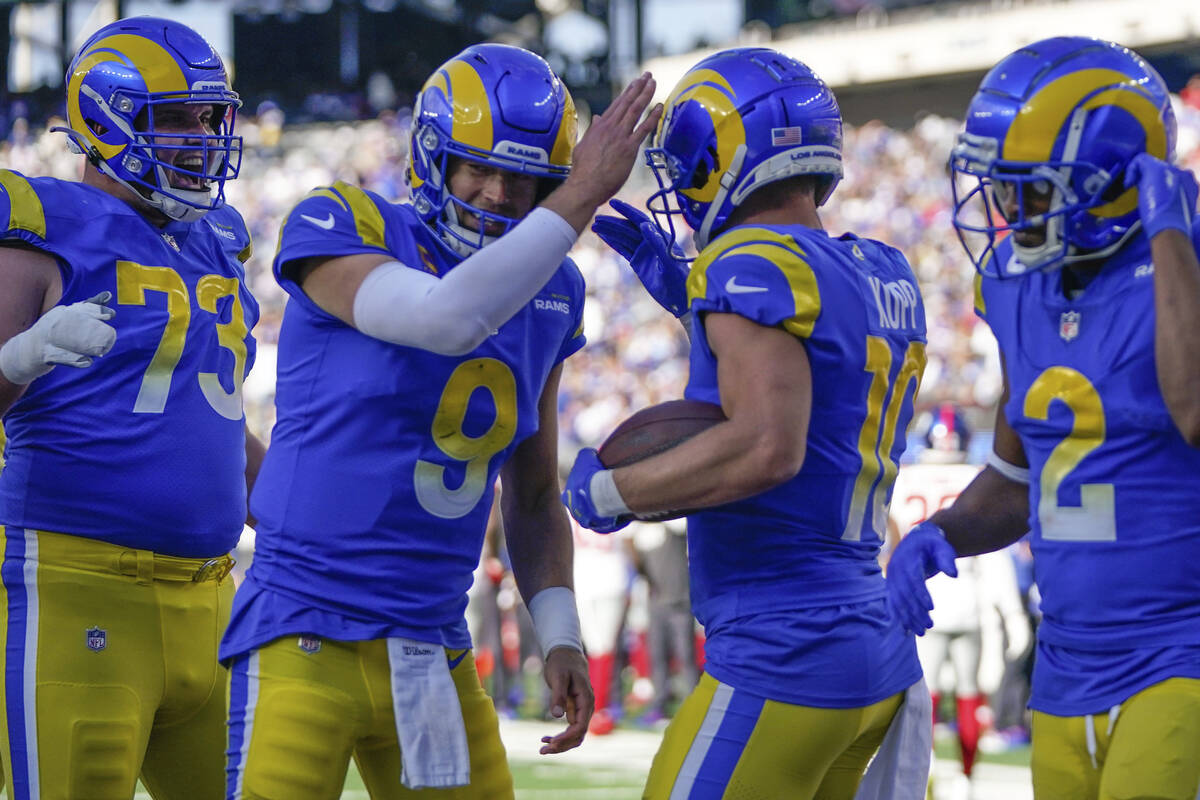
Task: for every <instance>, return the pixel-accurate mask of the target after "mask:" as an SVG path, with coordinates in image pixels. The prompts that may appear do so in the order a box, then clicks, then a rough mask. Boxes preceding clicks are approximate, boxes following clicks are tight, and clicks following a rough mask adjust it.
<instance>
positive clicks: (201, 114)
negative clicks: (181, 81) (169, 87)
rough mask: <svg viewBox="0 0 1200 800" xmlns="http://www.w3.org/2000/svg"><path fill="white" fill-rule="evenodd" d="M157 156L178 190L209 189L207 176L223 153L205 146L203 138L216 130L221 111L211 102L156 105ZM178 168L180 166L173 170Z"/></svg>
mask: <svg viewBox="0 0 1200 800" xmlns="http://www.w3.org/2000/svg"><path fill="white" fill-rule="evenodd" d="M153 113H154V133H155V138H154V143H155V145H156V147H155V156H156V157H157V158H158V159H159V160H160V161H162V162H163V164H164V165H166V167H167V168H168V169H167V170H166V175H167V180H168V181H169V182H170V184H171V186H172V187H173V188H175V189H187V190H189V191H207V190H208V188H209V184H208V180H207V178H205V177H203V176H204V175H207V174H209V173H211V172H212V170H213V168H214V167H215V166H216V164H217V159H218V158H220V155H219V154H218V153H216V152H214V151H208V153H207V163H205V162H206V158H205V152H206V149H205V147H204V140H203V138H202V137H204V136H211V135H213V134H214V133H216V132H217V129H218V128H219V126H220V124H221V118H220V116H218V115H219V114H220V113H221V112H220V111H219V110H218V109H217V107H215V106H213V105H212V104H209V103H168V104H164V105H160V106H155V107H154V112H153ZM170 167H177V168H178V169H170Z"/></svg>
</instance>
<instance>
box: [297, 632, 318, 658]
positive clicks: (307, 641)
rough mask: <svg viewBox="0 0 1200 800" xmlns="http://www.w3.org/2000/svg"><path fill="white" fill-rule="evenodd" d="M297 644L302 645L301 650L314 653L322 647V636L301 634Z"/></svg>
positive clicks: (310, 653)
mask: <svg viewBox="0 0 1200 800" xmlns="http://www.w3.org/2000/svg"><path fill="white" fill-rule="evenodd" d="M296 644H298V645H299V646H300V649H301V650H303V651H304V652H306V653H308V654H309V655H312V654H313V653H315V652H317V651H318V650H320V649H321V638H320V637H319V636H309V635H307V634H306V635H304V636H301V637H300V641H298V642H297V643H296Z"/></svg>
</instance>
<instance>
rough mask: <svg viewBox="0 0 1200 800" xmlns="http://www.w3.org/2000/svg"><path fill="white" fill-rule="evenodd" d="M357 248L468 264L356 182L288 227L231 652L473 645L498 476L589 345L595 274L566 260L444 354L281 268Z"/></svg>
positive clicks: (311, 199)
mask: <svg viewBox="0 0 1200 800" xmlns="http://www.w3.org/2000/svg"><path fill="white" fill-rule="evenodd" d="M352 253H386V254H388V255H391V256H392V257H394V258H395V259H396V260H397V261H399V262H400V263H402V264H405V265H407V266H409V267H410V268H413V269H423V270H425V271H428V272H430V273H431V274H434V275H444V274H446V272H448V271H449V270H451V269H453V268H454V267H455V265H456V264H457V263H458V261H459V259H458V258H457V257H455V256H453V255H451V254H450V251H449V250H448V249H447V248H446V247H444V245H442V244H441V243H440V241H439V240H437V239H436V238H435V236H434V234H433V233H432V232H431V231H430V230H429V229H428V228H427V227H426V226H425V225H424V224H423V223H422V222H421V221H420V219H419V218H418V217H417V216H416V214H415V213H414V212H413V210H412V208H411V206H409V205H407V204H394V203H389V202H387V201H385V200H383V199H382V198H380V197H379V196H378V195H375V194H373V193H370V192H365V191H363V190H362V189H359V188H357V187H354V186H351V185H349V184H345V183H338V184H335V185H334V186H332V187H328V188H322V189H317V190H315V191H314V192H312V193H311V194H310V195H309V196H308V197H307V198H305V199H304V200H303V201H301V203H300V204H299V205H298V206H297V207H296V208H295V209H294V210H293V211H292V212H291V214H290V215H289V216H288V218H287V220H286V221H285V223H284V226H283V231H282V233H281V240H280V250H279V253H278V255H277V256H276V259H275V273H276V277H277V278H278V279H279V281H280V283H281V285H282V286H283V287H284V288H285V289H286V290H287V291H288V293H289V294H290V296H291V298H290V301H289V303H288V306H287V310H286V312H285V314H284V319H283V327H282V330H281V332H280V341H279V355H278V373H279V375H278V381H277V384H276V399H275V403H276V407H277V422H276V424H275V429H274V432H273V433H272V437H271V446H270V448H269V450H268V452H267V456H266V460H265V462H264V463H263V466H262V470H261V471H260V473H259V476H258V481H257V483H256V485H255V489H254V494H253V497H252V499H251V507H252V509H253V511H254V513H255V516H256V517H257V519H258V528H257V531H258V535H257V540H256V545H255V557H254V563H253V565H252V566H251V568H250V570H249V572H248V574H247V579H246V582H245V583H244V584H243V586H242V587H241V588H240V589H239V592H238V597H237V599H236V601H235V605H234V611H233V620H232V622H231V624H230V627H229V631H228V633H227V634H226V639H225V643H224V646H223V648H222V658H230V657H233V656H236V655H238V654H239V653H242V652H245V651H247V650H249V649H250V648H253V647H256V646H258V645H261V644H264V643H266V642H268V641H271V640H272V639H275V638H278V637H279V636H283V635H287V634H293V633H313V634H317V635H321V636H326V637H329V638H333V639H341V640H360V639H373V638H381V637H384V636H393V635H406V636H411V637H414V638H418V639H421V640H423V641H430V642H440V643H442V644H444V645H445V646H447V647H456V648H460V647H469V646H470V639H469V636H468V634H467V631H466V625H465V623H464V621H463V611H464V610H465V608H466V604H467V598H466V592H467V589H468V587H469V586H470V584H471V574H472V571H473V570H474V569H475V566H476V564H477V563H478V561H479V553H480V550H481V548H482V545H483V535H484V530H485V528H486V525H487V518H488V512H489V510H490V507H491V504H492V496H493V487H494V485H495V481H496V476H497V473H498V471H499V469H500V467H501V465H503V463H504V462H505V461H506V460H507V458H508V457H509V455H510V454H511V453H512V451H513V449H514V448H515V447H516V446H517V444H519V443H520V442H521V440H523V439H525V438H526V437H528V436H529V435H531V434H532V433H534V432H535V431H536V430H537V428H538V424H539V419H538V400H539V398H540V397H541V394H542V390H543V387H544V385H545V382H546V379H547V377H548V376H549V374H550V372H551V371H552V370H553V369H554V368H555V366H556V365H557V364H558V363H560V362H561V361H563V359H565V358H566V357H567V356H569V355H570V354H571V353H573V352H575V351H576V350H577V349H579V348H580V347H582V346H583V335H582V330H581V325H582V314H583V301H584V284H583V278H582V276H581V275H580V273H579V271H578V269H577V268H576V267H575V265H574V264H573V263H571V262H570V261H565V262H564V263H563V264H562V266H561V267H560V268H559V270H558V271H557V272H556V273H555V275H554V276H553V277H552V278H551V279H550V281H549V282H548V283H547V284H546V285H545V286H544V287H543V288H542V290H541V292H540V293H539V294H538V295H537V296H536V297H535V298H534V299H533V300H532V301H531V302H529V303H528V304H527V305H526V306H525V307H524V308H523V309H522V310H521V311H519V312H518V313H517V314H516V315H515V316H514V317H513V318H512V319H510V320H509V321H508V322H507V323H505V324H504V325H503V326H502V327H501V328H500V330H499V332H498V333H496V334H495V335H493V336H491V337H489V338H488V339H487V341H485V342H484V343H483V344H481V345H480V346H479V347H478V348H476V349H475V350H474V351H472V352H470V353H468V354H466V355H463V356H443V355H438V354H436V353H432V352H429V351H427V350H422V349H419V348H412V347H404V346H400V345H394V344H390V343H388V342H384V341H381V340H379V339H374V338H372V337H370V336H367V335H365V334H363V333H360V332H359V331H357V330H355V329H354V328H353V327H351V326H349V325H346V324H345V323H343V322H341V321H339V320H338V319H336V318H335V317H333V316H331V315H330V314H328V313H327V312H325V311H323V310H322V309H321V308H320V307H319V306H317V305H316V304H315V303H314V302H313V301H312V300H311V299H309V297H308V296H307V295H306V294H305V293H304V291H303V290H302V289H301V288H300V287H299V286H298V285H297V284H296V283H295V282H294V281H293V280H291V279H290V278H289V277H288V275H287V274H286V272H285V271H284V270H283V267H284V266H285V265H287V264H288V262H290V261H293V260H295V259H301V258H306V257H310V256H341V255H347V254H352Z"/></svg>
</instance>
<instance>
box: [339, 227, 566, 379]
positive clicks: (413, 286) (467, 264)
mask: <svg viewBox="0 0 1200 800" xmlns="http://www.w3.org/2000/svg"><path fill="white" fill-rule="evenodd" d="M576 235H577V234H576V233H575V229H574V228H572V227H571V225H570V224H568V223H567V221H566V220H564V219H563V218H562V217H560V216H558V215H557V214H555V213H554V212H553V211H550V210H549V209H545V208H535V209H534V210H533V211H532V212H530V214H529V216H527V217H526V218H525V219H524V220H522V221H521V223H520V224H518V225H517V226H516V227H514V228H513V229H512V230H511V231H509V232H508V233H507V234H505V235H504V236H501V237H500V238H499V239H497V240H496V241H495V242H493V243H491V244H489V245H488V246H487V247H485V248H483V249H482V250H480V251H478V252H477V253H474V254H473V255H471V256H470V257H468V258H467V259H465V260H464V261H463V262H462V263H460V264H459V265H458V266H456V267H455V268H454V269H452V270H450V271H449V272H448V273H446V275H445V277H441V278H438V277H436V276H433V275H429V274H427V273H424V272H420V271H418V270H415V269H409V268H408V267H405V266H404V265H402V264H400V263H398V262H395V261H389V262H387V263H385V264H380V265H379V266H378V267H376V268H375V269H374V270H372V271H371V272H370V274H368V275H367V277H366V278H365V279H363V282H362V284H361V285H360V286H359V288H358V291H357V292H356V294H355V297H354V327H356V328H357V329H358V330H360V331H362V332H363V333H365V334H367V335H368V336H371V337H374V338H376V339H382V340H383V341H385V342H391V343H393V344H399V345H405V346H408V347H419V348H422V349H424V350H429V351H432V352H434V353H439V354H441V355H463V354H464V353H469V352H471V351H472V350H474V349H475V348H476V347H478V346H479V345H480V344H482V343H483V342H484V340H486V339H487V337H488V336H490V335H492V333H493V332H494V331H496V330H497V329H499V327H500V326H501V325H503V324H504V323H505V322H507V321H508V320H509V319H510V318H512V316H513V315H514V314H516V313H517V312H518V311H520V310H521V308H523V307H524V306H525V304H526V303H528V302H529V301H530V300H531V299H532V298H533V296H534V295H535V294H537V292H538V291H539V290H540V289H541V288H542V287H543V286H544V285H545V284H546V282H547V281H548V280H550V278H551V276H553V275H554V273H555V271H556V270H557V269H558V268H559V266H561V265H562V262H563V259H565V258H566V255H567V251H568V250H570V249H571V245H573V244H574V243H575V238H576Z"/></svg>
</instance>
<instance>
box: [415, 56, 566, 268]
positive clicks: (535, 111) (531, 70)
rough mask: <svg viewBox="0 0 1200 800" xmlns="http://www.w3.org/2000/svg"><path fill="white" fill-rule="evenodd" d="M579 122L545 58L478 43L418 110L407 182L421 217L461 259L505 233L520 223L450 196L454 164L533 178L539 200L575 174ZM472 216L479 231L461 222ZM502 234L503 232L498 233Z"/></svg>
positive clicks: (430, 86) (442, 74)
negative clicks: (482, 166) (481, 166)
mask: <svg viewBox="0 0 1200 800" xmlns="http://www.w3.org/2000/svg"><path fill="white" fill-rule="evenodd" d="M576 127H577V121H576V116H575V103H574V101H573V100H572V99H571V93H570V92H568V91H567V87H566V86H564V85H563V83H562V81H560V80H559V79H558V76H556V75H555V74H554V72H553V70H551V69H550V65H549V64H547V63H546V62H545V60H544V59H542V58H541V57H540V56H538V55H536V54H535V53H531V52H529V51H528V50H525V49H523V48H520V47H513V46H511V45H504V44H479V45H474V46H472V47H468V48H467V49H466V50H463V51H462V52H461V53H459V54H458V55H456V56H455V57H454V58H452V59H450V60H449V61H447V62H446V63H445V64H442V66H440V67H438V69H437V71H436V72H434V73H433V75H431V76H430V78H429V80H427V81H426V82H425V86H424V87H422V89H421V93H420V94H419V95H418V96H417V102H416V104H415V108H414V109H413V124H412V142H411V147H410V151H409V159H410V160H409V166H408V170H407V171H406V173H405V178H406V180H407V182H408V185H409V188H410V189H411V191H412V196H413V208H414V209H415V210H416V212H417V214H418V215H419V216H420V217H421V219H422V220H424V221H425V224H426V225H429V226H430V227H431V228H432V229H433V230H434V231H436V232H437V233H438V235H439V236H440V237H441V238H442V240H443V241H444V242H446V244H447V245H449V246H450V247H451V248H452V249H454V250H455V251H456V252H458V253H459V254H460V255H469V254H470V253H473V252H474V251H476V250H478V249H479V248H481V247H483V246H484V245H486V244H487V243H488V242H490V241H492V239H494V238H495V237H494V236H489V235H485V233H484V231H485V230H487V229H491V230H499V231H500V232H501V234H503V233H505V232H507V231H508V230H509V229H510V228H511V227H512V226H513V225H515V224H516V223H517V222H518V220H516V219H512V218H510V217H506V216H502V215H500V214H496V213H492V212H489V211H484V210H482V209H480V208H477V207H475V206H473V205H471V204H469V203H465V202H463V201H462V200H460V199H459V198H457V197H455V196H454V195H452V194H451V193H450V186H449V181H448V179H449V175H450V169H451V166H452V165H451V162H450V158H451V157H452V156H453V157H455V158H460V159H466V160H468V161H475V162H477V163H480V164H486V165H489V166H493V167H499V168H501V169H506V170H511V171H513V172H519V173H524V174H527V175H533V176H536V177H537V178H539V179H544V180H543V181H542V183H543V185H542V186H541V187H540V191H541V194H546V193H548V192H549V191H550V190H551V189H553V188H554V187H555V186H557V185H558V184H559V183H561V182H562V181H563V180H564V179H565V178H566V177H567V175H568V173H569V172H570V170H571V154H572V152H573V151H574V150H575V138H576ZM462 211H466V212H469V213H471V214H474V215H475V216H476V218H477V219H478V221H479V230H477V231H475V230H470V229H468V228H466V227H464V226H463V225H462V224H461V223H460V214H461V212H462ZM497 235H500V234H497Z"/></svg>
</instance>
